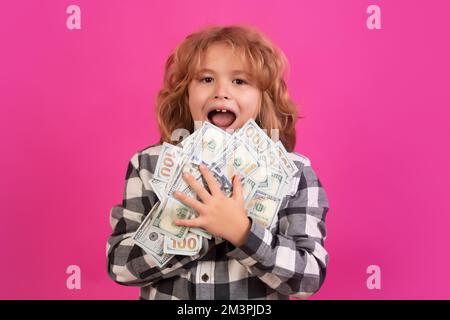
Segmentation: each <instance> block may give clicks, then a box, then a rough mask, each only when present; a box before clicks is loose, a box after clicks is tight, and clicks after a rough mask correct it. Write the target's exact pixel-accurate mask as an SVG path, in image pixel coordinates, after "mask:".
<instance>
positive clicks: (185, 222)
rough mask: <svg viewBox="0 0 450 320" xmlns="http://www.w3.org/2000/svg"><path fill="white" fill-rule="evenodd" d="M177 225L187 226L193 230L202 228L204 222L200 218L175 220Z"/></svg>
mask: <svg viewBox="0 0 450 320" xmlns="http://www.w3.org/2000/svg"><path fill="white" fill-rule="evenodd" d="M174 222H175V224H176V225H177V226H185V227H192V228H199V227H202V225H203V224H202V220H201V219H200V218H195V219H177V220H174Z"/></svg>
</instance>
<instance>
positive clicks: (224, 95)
mask: <svg viewBox="0 0 450 320" xmlns="http://www.w3.org/2000/svg"><path fill="white" fill-rule="evenodd" d="M229 98H230V96H229V93H228V91H227V86H226V84H225V83H223V82H219V81H217V84H216V88H215V92H214V99H226V100H228V99H229Z"/></svg>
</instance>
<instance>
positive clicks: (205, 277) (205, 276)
mask: <svg viewBox="0 0 450 320" xmlns="http://www.w3.org/2000/svg"><path fill="white" fill-rule="evenodd" d="M208 279H209V277H208V275H207V274H206V273H204V274H203V275H202V280H203V281H204V282H206V281H208Z"/></svg>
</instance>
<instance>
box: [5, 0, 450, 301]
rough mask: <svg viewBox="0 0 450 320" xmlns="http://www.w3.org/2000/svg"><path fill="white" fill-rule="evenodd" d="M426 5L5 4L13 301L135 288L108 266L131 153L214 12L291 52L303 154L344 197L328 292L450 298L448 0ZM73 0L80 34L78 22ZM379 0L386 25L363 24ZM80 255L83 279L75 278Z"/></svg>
mask: <svg viewBox="0 0 450 320" xmlns="http://www.w3.org/2000/svg"><path fill="white" fill-rule="evenodd" d="M427 3H428V2H427V1H361V0H358V1H357V0H353V1H337V0H336V1H275V2H274V1H261V0H252V1H249V0H246V1H221V2H219V1H164V2H163V1H158V2H157V1H131V2H125V1H111V0H107V1H106V0H102V1H91V0H90V1H56V0H55V1H8V2H6V1H4V2H2V5H1V7H0V35H1V39H0V40H1V50H0V57H1V59H0V60H1V61H0V74H1V76H0V82H1V86H0V90H1V92H0V105H1V108H0V112H1V113H0V133H1V137H2V138H1V154H2V156H1V158H0V162H1V164H0V168H1V170H2V175H1V177H2V179H1V180H0V187H1V192H0V196H1V203H2V208H1V211H0V212H1V213H0V214H1V223H0V241H1V243H2V249H1V255H0V256H1V264H0V275H1V285H0V298H3V299H137V298H138V291H139V289H138V288H136V287H124V286H119V285H117V284H115V283H114V282H112V280H110V279H109V277H108V276H107V273H106V262H105V261H106V259H105V250H106V239H107V237H108V236H109V234H110V232H111V230H110V226H109V210H110V208H111V207H112V206H113V205H115V204H117V203H120V202H121V201H122V193H123V188H124V178H125V171H126V166H127V163H128V160H129V159H130V158H131V156H132V155H133V154H134V153H135V152H136V151H138V150H140V149H143V148H144V147H146V146H148V145H150V144H153V143H155V142H157V140H158V132H157V130H156V122H155V112H154V107H155V105H154V101H155V96H156V93H157V90H158V89H159V88H160V87H161V85H162V76H163V66H164V62H165V59H166V58H167V56H168V54H169V52H170V50H171V49H172V48H174V46H175V45H176V44H177V43H179V42H180V41H181V40H182V39H183V38H184V37H185V36H186V35H187V34H188V33H190V32H192V31H195V30H197V29H198V28H200V27H202V26H204V25H206V24H209V23H214V24H233V23H246V24H251V25H254V26H256V27H258V28H260V29H261V30H262V31H263V32H265V33H266V34H267V35H268V36H269V37H270V38H272V39H273V41H274V42H275V43H277V44H278V45H279V46H280V47H281V48H282V49H283V50H284V52H285V53H286V55H287V57H288V59H289V61H290V63H291V73H290V77H289V78H288V85H289V91H290V93H291V95H292V97H293V98H294V100H295V101H296V102H297V103H298V104H299V105H301V106H302V110H303V111H302V113H303V115H304V116H305V117H306V118H305V119H303V120H301V121H300V122H299V123H298V131H297V135H298V142H297V146H296V151H298V152H300V153H302V154H304V155H306V156H308V157H309V158H310V159H311V161H312V164H313V167H314V168H315V169H316V172H317V173H318V175H319V178H320V179H321V181H322V183H323V185H324V187H325V189H326V191H327V194H328V197H329V201H330V205H331V209H330V211H329V213H328V217H327V227H328V238H327V241H326V248H327V250H328V251H329V253H330V264H329V268H328V274H327V278H326V281H325V284H324V286H323V287H322V289H321V290H320V291H319V293H317V294H316V295H315V296H314V297H313V299H431V298H435V299H444V298H445V299H449V298H450V273H449V272H447V271H448V270H449V269H450V257H449V255H448V244H449V240H450V237H449V235H448V234H449V232H448V228H449V222H450V219H449V216H448V214H449V212H450V205H449V202H448V199H449V196H448V189H449V188H448V185H447V182H448V178H449V165H448V164H449V162H450V159H449V154H450V153H449V152H448V142H447V141H448V140H447V139H448V137H449V136H450V125H449V123H448V118H449V116H450V112H449V109H448V107H449V101H450V99H449V98H450V97H449V95H450V94H449V73H450V70H449V69H450V68H449V66H450V63H449V59H448V57H449V56H450V50H449V41H448V35H449V27H448V12H449V10H450V5H448V2H447V1H432V2H431V3H432V4H431V5H428V4H427ZM71 4H77V5H79V6H80V8H81V18H82V22H81V30H68V29H67V27H66V18H67V16H68V15H67V14H66V8H67V7H68V6H69V5H71ZM371 4H377V5H379V6H380V8H381V14H382V16H381V19H382V20H381V23H382V30H369V29H367V27H366V18H367V16H368V14H366V8H367V7H368V6H369V5H371ZM446 150H447V151H446ZM72 264H75V265H78V266H80V268H81V286H82V288H81V290H68V289H67V288H66V279H67V277H68V275H67V274H66V268H67V266H69V265H72ZM369 265H378V266H380V268H381V285H382V287H381V289H380V290H369V289H368V288H367V286H366V279H367V277H368V276H369V275H368V274H367V273H366V269H367V267H368V266H369Z"/></svg>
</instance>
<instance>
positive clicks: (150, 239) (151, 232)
mask: <svg viewBox="0 0 450 320" xmlns="http://www.w3.org/2000/svg"><path fill="white" fill-rule="evenodd" d="M159 206H160V202H157V203H156V204H155V205H154V206H153V207H152V209H151V210H150V212H149V213H148V215H147V216H146V219H144V221H143V222H142V223H141V225H140V226H139V228H138V229H137V230H136V232H135V233H134V234H133V237H132V239H133V240H134V242H135V243H136V245H138V246H139V247H141V248H142V249H143V250H144V251H145V252H146V253H147V254H150V255H151V257H152V258H153V260H154V261H155V263H156V264H157V265H158V266H159V267H160V268H162V267H163V266H164V265H165V264H166V263H167V262H168V261H169V260H170V259H171V258H173V255H170V254H166V253H164V251H163V246H164V235H163V234H162V233H160V232H159V231H158V230H156V229H153V228H152V226H151V224H150V221H151V217H152V216H153V214H154V213H155V212H156V211H157V210H158V208H159Z"/></svg>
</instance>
